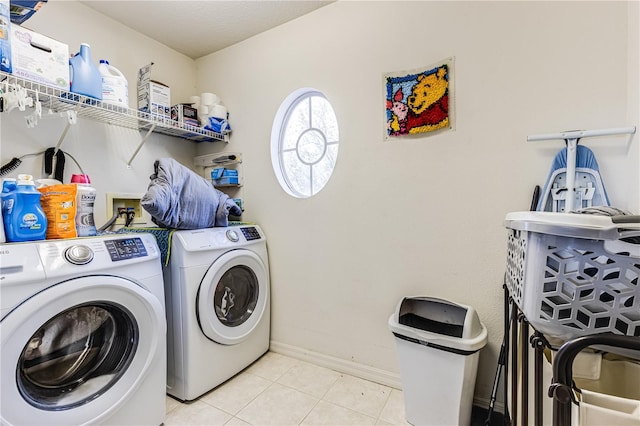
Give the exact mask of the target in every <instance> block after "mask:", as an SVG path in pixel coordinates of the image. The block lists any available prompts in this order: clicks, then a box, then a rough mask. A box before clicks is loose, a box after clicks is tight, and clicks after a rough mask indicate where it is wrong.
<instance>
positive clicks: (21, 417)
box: [0, 276, 166, 425]
mask: <svg viewBox="0 0 640 426" xmlns="http://www.w3.org/2000/svg"><path fill="white" fill-rule="evenodd" d="M165 331H166V324H165V322H164V310H163V308H162V305H161V303H160V302H159V301H158V300H157V298H156V297H154V296H153V295H152V294H151V293H150V292H148V291H147V290H145V289H144V288H142V287H140V286H139V285H137V284H136V283H134V282H132V281H129V280H126V279H124V278H120V277H114V276H87V277H81V278H75V279H72V280H69V281H64V282H61V283H58V284H55V285H53V286H51V287H49V288H47V289H45V290H43V291H41V292H39V293H37V294H35V295H34V296H32V297H31V298H29V299H27V300H26V301H24V302H23V303H22V304H20V305H19V306H17V307H16V308H15V309H13V310H12V311H11V312H9V313H8V314H7V315H6V316H5V317H4V318H2V320H1V321H0V342H1V343H2V345H1V348H0V351H1V352H0V353H1V355H2V356H1V357H0V376H2V381H1V383H0V389H1V390H2V393H1V395H2V423H3V424H5V423H6V424H47V425H68V424H84V423H95V422H101V421H104V420H106V419H108V418H109V417H110V416H111V415H112V414H114V413H115V412H116V411H117V410H118V409H119V406H120V405H122V404H123V403H125V402H126V401H127V399H128V398H130V396H131V395H132V394H133V393H134V392H135V391H136V389H137V388H138V386H139V385H140V382H141V381H142V380H143V379H144V378H145V377H146V375H147V374H148V371H149V367H150V365H152V363H153V362H154V360H156V359H157V358H158V357H159V356H161V355H162V352H163V351H165V350H166V349H165V347H166V346H165V337H164V335H165ZM141 409H144V408H143V407H141Z"/></svg>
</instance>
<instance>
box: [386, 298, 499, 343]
mask: <svg viewBox="0 0 640 426" xmlns="http://www.w3.org/2000/svg"><path fill="white" fill-rule="evenodd" d="M389 328H390V329H391V331H392V332H393V333H394V334H396V335H398V336H404V337H407V338H409V339H415V340H417V341H418V343H420V342H426V343H430V344H433V345H439V346H442V347H446V348H451V349H457V350H459V351H462V352H475V351H478V350H480V349H482V348H483V347H484V346H485V345H486V343H487V329H486V327H485V326H484V324H482V323H481V322H480V319H479V318H478V314H477V312H476V310H475V309H474V308H473V307H471V306H467V305H462V304H458V303H453V302H450V301H447V300H442V299H438V298H434V297H424V296H416V297H405V298H403V299H402V300H401V301H400V302H399V303H398V305H397V307H396V310H395V312H394V313H393V314H392V315H391V317H390V318H389Z"/></svg>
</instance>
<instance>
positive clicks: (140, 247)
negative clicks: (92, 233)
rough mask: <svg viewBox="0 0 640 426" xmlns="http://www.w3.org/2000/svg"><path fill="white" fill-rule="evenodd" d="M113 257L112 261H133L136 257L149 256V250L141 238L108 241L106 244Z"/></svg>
mask: <svg viewBox="0 0 640 426" xmlns="http://www.w3.org/2000/svg"><path fill="white" fill-rule="evenodd" d="M104 244H105V246H106V247H107V251H108V252H109V256H111V260H112V261H114V262H117V261H118V260H125V259H133V258H136V257H144V256H147V248H146V247H145V246H144V243H143V242H142V239H141V238H138V237H135V238H121V239H117V240H107V241H105V242H104Z"/></svg>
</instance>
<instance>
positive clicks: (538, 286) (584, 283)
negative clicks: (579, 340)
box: [505, 212, 640, 339]
mask: <svg viewBox="0 0 640 426" xmlns="http://www.w3.org/2000/svg"><path fill="white" fill-rule="evenodd" d="M505 226H506V227H507V228H508V230H509V233H508V243H507V270H506V285H507V289H508V290H509V293H510V294H511V297H512V298H513V300H514V302H515V303H516V304H517V305H518V307H519V308H520V310H521V311H522V312H523V314H524V315H525V317H526V318H527V320H528V321H529V323H530V324H531V325H532V326H533V327H534V328H536V329H537V330H538V331H540V332H541V333H544V334H547V335H549V336H554V337H558V338H561V339H571V338H574V337H578V336H584V335H588V334H595V333H603V332H613V333H616V334H622V335H628V336H640V283H639V277H640V216H615V217H609V216H598V215H590V214H572V213H551V212H514V213H509V214H507V216H506V220H505Z"/></svg>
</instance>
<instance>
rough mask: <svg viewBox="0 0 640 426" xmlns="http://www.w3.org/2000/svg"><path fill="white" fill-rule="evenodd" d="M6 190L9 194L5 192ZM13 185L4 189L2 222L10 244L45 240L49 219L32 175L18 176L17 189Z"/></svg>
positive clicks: (5, 184) (7, 185) (6, 185)
mask: <svg viewBox="0 0 640 426" xmlns="http://www.w3.org/2000/svg"><path fill="white" fill-rule="evenodd" d="M5 188H6V189H7V192H5ZM11 188H12V184H11V183H6V182H5V183H3V187H2V220H3V222H4V229H5V237H6V239H7V241H8V242H10V243H13V242H22V241H37V240H44V239H45V237H46V235H47V217H46V216H45V214H44V210H42V206H41V205H40V196H41V194H40V191H38V190H37V189H36V184H35V182H34V181H33V176H31V175H18V180H17V182H16V186H15V189H13V190H11Z"/></svg>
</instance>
